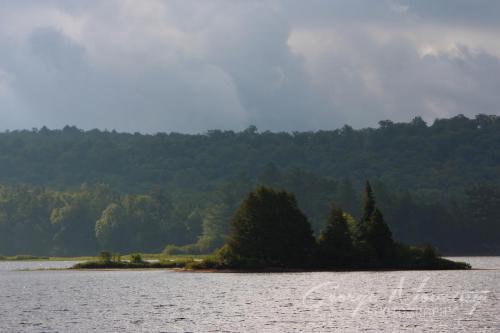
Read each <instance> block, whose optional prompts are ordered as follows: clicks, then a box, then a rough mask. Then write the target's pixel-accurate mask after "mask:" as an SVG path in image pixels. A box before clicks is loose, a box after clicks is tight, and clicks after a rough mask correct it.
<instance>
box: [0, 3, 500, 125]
mask: <svg viewBox="0 0 500 333" xmlns="http://www.w3.org/2000/svg"><path fill="white" fill-rule="evenodd" d="M499 36H500V1H497V0H469V1H466V0H414V1H410V0H378V1H373V0H344V1H340V0H324V1H320V0H308V1H303V0H300V1H299V0H265V1H260V0H199V1H191V0H173V1H159V0H135V1H131V0H100V1H97V0H86V1H76V0H75V1H72V0H60V1H57V0H23V1H15V0H12V1H6V0H0V130H6V129H10V130H13V129H31V128H35V127H36V128H40V127H42V126H47V127H49V128H61V127H64V126H65V125H75V126H78V127H80V128H83V129H93V128H99V129H108V130H111V129H116V130H117V131H126V132H143V133H156V132H182V133H203V132H205V131H207V130H210V129H223V130H242V129H244V128H246V127H248V126H250V125H255V126H257V128H258V129H259V130H272V131H306V130H319V129H324V130H328V129H335V128H339V127H342V126H343V125H344V124H349V125H351V126H353V127H355V128H361V127H367V126H377V123H378V121H380V120H385V119H390V120H393V121H409V120H411V119H412V118H414V117H416V116H421V117H422V118H423V119H424V120H426V121H428V122H429V123H431V122H432V121H433V120H434V119H435V118H446V117H451V116H454V115H458V114H464V115H466V116H469V117H473V116H474V115H476V114H479V113H484V114H496V115H500V38H499Z"/></svg>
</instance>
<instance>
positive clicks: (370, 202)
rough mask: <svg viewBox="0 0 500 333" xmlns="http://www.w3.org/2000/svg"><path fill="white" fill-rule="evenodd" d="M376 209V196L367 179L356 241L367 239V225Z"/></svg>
mask: <svg viewBox="0 0 500 333" xmlns="http://www.w3.org/2000/svg"><path fill="white" fill-rule="evenodd" d="M374 210H375V197H374V195H373V190H372V187H371V185H370V182H369V181H366V184H365V190H364V192H363V210H362V213H361V217H360V219H359V221H358V223H357V226H356V241H357V242H362V241H364V240H365V239H366V232H367V225H368V222H369V221H370V218H371V216H372V214H373V212H374Z"/></svg>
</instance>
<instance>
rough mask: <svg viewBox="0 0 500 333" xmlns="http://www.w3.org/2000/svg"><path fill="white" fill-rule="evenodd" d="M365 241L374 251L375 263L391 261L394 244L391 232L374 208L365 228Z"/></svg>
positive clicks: (380, 214) (377, 210) (378, 211)
mask: <svg viewBox="0 0 500 333" xmlns="http://www.w3.org/2000/svg"><path fill="white" fill-rule="evenodd" d="M366 240H367V243H368V245H369V246H370V247H371V248H372V249H373V250H374V255H375V258H372V259H375V260H376V261H378V262H387V261H389V260H390V259H391V255H392V251H393V248H394V242H393V240H392V232H391V230H390V229H389V227H388V226H387V224H386V223H385V221H384V217H383V215H382V213H381V212H380V210H379V209H378V208H375V209H374V211H373V213H372V216H371V217H370V220H369V222H368V224H367V228H366Z"/></svg>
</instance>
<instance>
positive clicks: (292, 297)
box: [0, 257, 500, 333]
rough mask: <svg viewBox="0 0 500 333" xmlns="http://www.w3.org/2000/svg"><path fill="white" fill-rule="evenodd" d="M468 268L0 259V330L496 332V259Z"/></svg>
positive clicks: (499, 324)
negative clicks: (198, 267) (197, 269)
mask: <svg viewBox="0 0 500 333" xmlns="http://www.w3.org/2000/svg"><path fill="white" fill-rule="evenodd" d="M454 259H458V260H463V261H468V262H470V263H471V264H472V265H473V267H474V268H482V269H481V270H471V271H400V272H346V273H274V274H253V273H252V274H236V273H234V274H233V273H180V272H173V271H169V270H151V271H130V270H129V271H69V270H68V271H64V270H62V271H17V270H19V269H36V268H64V267H69V266H70V265H72V264H73V262H0V332H2V333H3V332H9V333H10V332H12V333H14V332H336V331H338V332H359V331H366V332H381V331H385V332H474V333H479V332H500V257H473V258H454Z"/></svg>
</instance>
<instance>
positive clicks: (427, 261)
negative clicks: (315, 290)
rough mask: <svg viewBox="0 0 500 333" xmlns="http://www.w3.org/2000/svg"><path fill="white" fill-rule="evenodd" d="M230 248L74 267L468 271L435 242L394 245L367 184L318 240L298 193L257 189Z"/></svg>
mask: <svg viewBox="0 0 500 333" xmlns="http://www.w3.org/2000/svg"><path fill="white" fill-rule="evenodd" d="M229 223H230V228H229V233H228V235H227V237H226V240H225V243H224V245H223V246H222V247H221V248H219V249H218V250H216V251H215V252H214V253H213V254H211V255H209V256H206V257H204V258H203V259H199V260H194V259H191V258H182V259H178V260H158V261H145V260H143V259H142V257H141V256H140V255H132V256H131V259H130V260H127V261H124V260H121V258H120V257H119V256H114V257H113V256H112V255H111V254H109V253H108V252H103V253H101V256H100V259H99V260H94V261H87V262H82V263H78V264H76V265H74V266H73V268H74V269H120V268H121V269H131V268H141V269H145V268H177V269H184V270H213V271H239V272H245V271H249V272H254V271H340V270H342V271H347V270H450V269H470V268H471V266H470V265H469V264H467V263H463V262H455V261H451V260H448V259H444V258H442V257H440V256H439V255H438V254H437V252H436V250H435V249H434V248H433V247H432V246H430V245H424V246H409V245H406V244H402V243H399V242H396V241H395V240H394V239H393V237H392V232H391V230H390V228H389V227H388V225H387V224H386V223H385V221H384V216H383V214H382V212H381V211H380V209H379V208H378V207H377V205H376V202H375V196H374V193H373V190H372V188H371V185H370V183H369V182H368V181H367V182H366V185H365V189H364V193H363V207H362V214H361V218H359V219H358V220H357V221H354V219H353V218H352V217H351V216H350V215H349V214H347V213H345V212H344V211H343V210H342V209H341V208H339V207H337V206H336V205H335V204H332V207H331V209H330V213H329V217H328V219H327V221H325V225H324V228H323V230H322V231H321V232H320V233H319V235H318V236H317V237H315V235H314V234H313V231H312V227H311V224H310V222H309V221H308V218H307V217H306V216H305V215H304V213H302V211H301V210H300V208H299V206H298V203H297V200H296V198H295V196H294V195H293V194H292V193H290V192H287V191H285V190H281V189H274V188H271V187H266V186H259V187H257V188H256V189H255V190H254V191H252V192H250V193H248V194H247V195H246V197H245V198H244V200H243V201H242V202H241V204H240V205H239V207H238V209H237V210H236V212H235V213H234V215H233V217H232V219H231V221H230V222H229Z"/></svg>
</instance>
